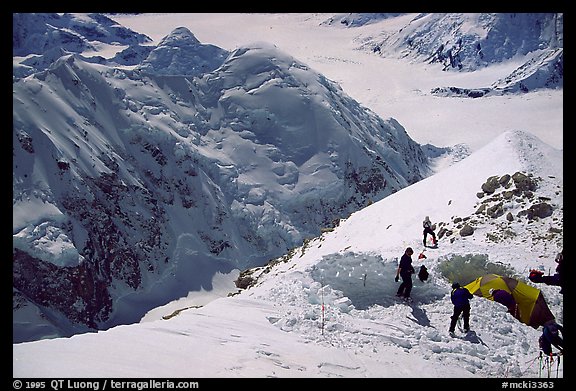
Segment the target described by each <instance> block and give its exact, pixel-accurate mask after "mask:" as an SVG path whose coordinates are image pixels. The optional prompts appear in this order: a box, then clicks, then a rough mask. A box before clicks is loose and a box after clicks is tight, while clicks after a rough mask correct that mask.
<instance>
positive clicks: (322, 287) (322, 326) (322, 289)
mask: <svg viewBox="0 0 576 391" xmlns="http://www.w3.org/2000/svg"><path fill="white" fill-rule="evenodd" d="M321 296H322V335H324V286H322V295H321Z"/></svg>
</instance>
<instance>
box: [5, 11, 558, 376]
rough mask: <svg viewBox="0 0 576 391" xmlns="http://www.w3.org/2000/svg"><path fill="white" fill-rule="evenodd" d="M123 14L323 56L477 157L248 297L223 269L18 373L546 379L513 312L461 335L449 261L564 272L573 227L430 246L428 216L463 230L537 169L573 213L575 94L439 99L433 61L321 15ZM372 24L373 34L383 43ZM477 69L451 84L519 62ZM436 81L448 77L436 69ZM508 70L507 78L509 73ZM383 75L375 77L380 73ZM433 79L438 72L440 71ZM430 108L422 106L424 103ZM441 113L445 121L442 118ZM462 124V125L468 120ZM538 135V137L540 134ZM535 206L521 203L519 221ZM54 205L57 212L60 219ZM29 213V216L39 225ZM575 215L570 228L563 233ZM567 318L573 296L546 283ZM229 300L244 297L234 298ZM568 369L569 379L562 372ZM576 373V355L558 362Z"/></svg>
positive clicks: (337, 71) (365, 217)
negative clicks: (425, 62)
mask: <svg viewBox="0 0 576 391" xmlns="http://www.w3.org/2000/svg"><path fill="white" fill-rule="evenodd" d="M116 19H117V20H118V21H119V22H120V23H122V24H124V25H126V26H128V27H130V28H132V29H133V30H135V31H137V32H143V33H146V34H147V35H149V36H150V37H151V38H153V39H154V40H155V42H157V41H158V40H160V39H161V38H162V37H163V36H165V35H166V34H168V33H169V32H170V31H171V30H172V29H173V28H176V27H179V26H182V25H184V26H186V27H188V28H189V29H190V30H191V31H192V32H193V33H194V34H195V36H196V37H197V38H198V39H199V40H200V41H201V42H203V43H211V44H215V45H218V46H221V47H223V48H225V49H228V50H231V49H234V48H235V47H237V46H239V45H242V44H245V43H248V42H252V41H261V40H266V41H270V42H272V43H274V44H276V45H278V46H279V47H280V48H282V50H284V51H286V52H288V53H290V54H291V55H293V56H295V57H296V58H299V59H300V60H302V61H303V62H305V63H308V64H309V65H310V66H311V67H313V68H314V69H315V70H317V71H320V72H322V73H324V74H325V75H326V76H327V77H328V78H330V79H331V80H335V81H337V82H338V83H340V84H341V86H342V88H343V90H344V91H345V92H346V93H348V94H349V95H350V96H352V97H353V98H355V99H357V100H358V101H359V102H361V103H362V104H364V105H365V106H366V107H369V108H371V109H372V110H374V111H375V112H376V113H378V114H379V115H380V116H382V117H384V118H387V117H390V116H391V117H394V118H396V119H397V120H398V121H399V122H400V123H401V124H403V126H405V127H406V130H407V132H408V133H409V135H410V136H411V137H413V138H414V139H415V140H416V141H417V142H419V143H423V144H424V143H431V144H433V145H436V146H448V145H454V144H459V143H464V144H466V145H468V146H469V147H470V148H471V150H472V151H473V153H472V154H471V155H470V156H469V157H467V158H466V159H463V160H461V161H459V162H457V163H454V164H450V165H439V166H438V167H437V173H436V174H435V175H432V176H430V177H429V178H426V179H424V180H422V181H420V182H418V183H416V184H415V185H412V186H410V187H408V188H405V189H403V190H400V191H398V192H397V193H395V194H393V195H391V196H389V197H387V198H386V199H384V200H382V201H379V202H377V203H374V204H372V205H371V206H369V207H367V208H365V209H363V210H361V211H358V212H356V213H354V214H353V215H351V216H350V217H349V218H348V219H346V220H343V221H341V223H340V225H339V226H338V227H337V228H336V229H334V230H333V231H332V232H327V233H325V234H323V235H322V236H321V237H319V238H316V239H314V240H312V241H310V242H307V243H306V244H305V245H304V246H303V247H301V248H299V249H295V251H294V253H293V254H292V256H291V258H289V259H287V260H286V261H285V262H282V261H280V262H279V263H278V264H277V265H276V266H275V267H271V268H265V267H262V268H260V269H259V270H256V271H255V275H257V274H259V273H261V274H262V277H261V278H259V279H258V283H257V284H256V285H255V286H253V287H251V288H250V289H247V290H245V291H243V292H241V293H239V294H234V293H238V289H237V288H236V287H235V286H234V284H233V280H234V279H236V278H237V276H238V273H239V270H234V271H233V272H231V273H230V274H228V275H225V274H218V275H217V276H216V277H215V279H214V281H213V287H214V289H213V290H212V291H208V292H207V291H201V292H191V293H190V294H189V296H188V297H184V298H182V299H180V300H177V301H175V302H172V303H170V304H168V305H166V306H162V307H159V308H156V309H154V310H152V311H150V312H149V313H148V314H147V315H146V316H145V317H144V318H143V319H142V320H141V321H140V323H137V324H131V325H123V326H117V327H114V328H112V329H109V330H106V331H100V332H98V333H89V334H80V335H75V336H73V337H70V338H58V339H52V340H41V341H35V342H29V343H22V344H15V345H13V376H14V377H15V378H19V377H36V378H40V377H51V378H70V377H74V378H76V377H78V378H100V377H106V378H115V377H117V378H123V377H125V378H139V377H142V378H150V377H152V378H176V377H178V378H191V379H192V378H221V377H224V378H230V377H232V378H268V377H279V378H444V379H446V378H470V377H471V378H512V377H521V378H534V377H539V376H542V377H546V370H547V368H544V369H542V367H541V366H540V362H539V357H538V346H537V339H538V336H539V335H540V333H541V331H540V330H535V329H533V328H531V327H529V326H526V325H524V324H522V323H520V322H518V321H517V320H516V319H514V318H512V317H511V316H510V315H509V314H508V313H507V312H506V309H505V308H504V307H503V306H501V305H499V304H498V303H495V302H492V301H490V300H486V299H484V298H480V297H477V298H474V299H473V300H472V316H471V322H470V323H471V328H472V330H473V332H474V333H473V334H472V336H471V337H470V336H469V337H468V338H467V339H465V338H466V337H465V336H464V335H463V334H462V333H460V332H457V334H458V336H457V337H456V338H453V337H451V336H449V335H448V324H449V321H450V319H449V317H450V315H451V311H452V306H451V304H450V302H449V298H448V294H449V290H450V289H449V285H450V282H449V281H447V280H446V279H445V278H443V277H442V275H441V274H440V272H439V268H440V265H442V264H444V262H446V261H447V260H450V259H452V257H453V256H454V255H455V254H459V255H466V254H486V255H487V256H488V259H489V260H490V261H491V262H498V263H502V264H504V265H508V267H510V268H513V269H514V270H515V271H516V272H517V273H518V274H519V275H522V276H526V275H527V272H528V270H529V269H530V268H541V269H543V270H546V271H550V270H552V271H553V270H554V267H555V263H554V257H555V255H556V253H557V252H558V251H559V248H558V246H557V245H556V243H555V242H553V241H547V240H533V239H530V238H531V236H530V235H529V234H530V233H531V232H532V231H536V232H546V231H547V230H548V229H549V228H550V227H551V226H556V225H557V224H558V223H557V221H553V220H552V219H551V218H549V219H542V220H541V221H539V222H537V223H536V224H531V225H530V227H527V226H526V222H525V221H522V220H521V219H518V220H515V221H514V222H512V223H511V224H510V225H509V228H510V230H512V231H514V232H517V237H516V238H514V240H510V241H504V242H503V243H501V244H497V243H493V242H491V241H488V240H487V239H486V237H487V236H486V234H487V233H490V232H492V231H493V230H496V232H499V230H498V229H497V227H498V225H501V224H503V223H502V222H501V221H500V222H498V223H497V224H496V223H490V222H486V221H482V222H481V223H480V226H479V228H478V230H477V232H476V233H475V234H474V235H473V236H471V237H466V238H458V240H454V241H451V240H449V239H448V238H445V240H440V244H439V246H438V248H437V249H423V248H422V243H421V221H422V219H423V217H424V216H430V218H431V220H432V221H433V222H437V223H438V224H440V222H443V223H445V224H446V225H447V226H450V225H453V223H452V221H453V217H455V216H461V217H465V216H472V215H473V214H474V212H475V210H476V209H477V207H478V202H479V200H478V197H477V193H478V192H479V191H480V187H481V185H482V183H483V182H484V181H486V179H487V178H488V177H490V176H492V175H504V174H510V175H512V174H514V173H515V172H516V171H528V172H533V173H534V174H535V175H536V176H539V177H541V178H542V181H541V183H540V188H539V195H542V196H546V197H549V198H550V199H551V201H550V202H551V203H552V204H554V205H559V206H560V207H562V205H563V204H562V193H563V191H562V189H563V166H562V150H561V148H562V137H563V135H562V92H561V91H547V92H534V93H531V94H529V95H528V96H513V97H505V98H504V97H492V98H488V99H486V100H484V99H482V100H465V99H458V98H448V99H449V103H447V99H446V98H437V97H431V96H430V95H429V94H427V91H429V89H430V88H431V87H433V86H437V85H438V84H440V83H439V82H438V79H435V80H430V79H429V78H428V79H427V78H426V76H427V75H429V74H430V72H429V70H428V69H427V68H426V67H424V66H417V65H415V64H406V63H399V62H398V61H392V60H384V59H381V58H374V57H373V56H370V55H368V54H367V53H364V52H361V51H359V50H357V49H355V42H357V40H358V39H359V38H358V36H357V35H356V34H359V32H358V31H351V29H329V30H325V29H321V28H319V27H317V26H318V22H319V21H322V20H324V17H323V16H321V15H300V14H293V15H268V16H265V15H241V14H231V15H227V14H215V15H211V16H209V15H205V14H190V15H185V14H176V15H168V14H165V15H150V16H149V15H141V16H119V17H116ZM375 28H376V27H375V26H374V25H371V26H369V27H368V28H367V29H366V30H363V31H362V33H365V34H372V33H373V32H371V30H370V29H375ZM508 66H511V65H510V64H508V65H506V66H505V65H503V66H501V67H497V68H496V69H495V70H492V71H493V72H495V73H494V74H488V71H481V72H478V73H476V72H475V73H474V75H458V74H457V75H452V74H448V73H446V74H443V75H442V76H441V77H444V78H446V83H441V84H446V85H460V86H464V87H465V86H471V87H474V86H478V85H485V84H487V81H492V80H496V79H497V78H499V77H501V76H503V75H505V74H507V73H509V72H510V70H511V69H513V68H506V67H508ZM435 75H436V74H435ZM496 75H498V76H497V77H496ZM367 76H368V77H367ZM428 77H429V76H428ZM415 108H417V109H415ZM431 117H433V118H435V119H436V120H434V121H431V120H430V119H431ZM455 123H457V124H459V126H457V127H456V126H453V125H454V124H455ZM535 136H536V137H537V138H535ZM522 207H523V205H522V203H521V202H513V203H511V204H510V205H509V208H510V210H511V211H514V212H515V213H516V212H517V211H519V210H520V209H521V208H522ZM49 212H50V211H47V213H49ZM19 218H22V219H25V218H26V217H25V216H20V217H19ZM561 224H562V223H561V222H560V228H562V226H561ZM407 246H412V247H413V248H414V249H415V252H416V254H419V253H420V252H422V251H423V252H424V254H425V255H426V258H425V259H424V260H417V257H416V256H415V257H414V261H415V262H414V264H415V266H418V267H419V266H420V264H425V265H426V266H427V267H428V269H429V271H430V273H431V277H430V279H429V280H428V281H426V282H420V281H418V280H417V279H416V278H414V280H415V282H414V288H413V295H412V297H413V299H414V303H413V304H412V305H407V304H406V303H403V302H397V301H394V300H395V299H393V295H394V293H395V290H396V289H397V286H398V283H395V282H394V274H395V268H396V264H397V260H398V259H399V257H400V256H401V255H402V253H403V251H404V249H405V248H406V247H407ZM538 288H539V289H541V290H542V293H543V294H544V296H545V298H546V301H547V303H548V305H549V307H550V309H551V310H552V312H553V313H554V314H555V315H556V317H557V320H558V321H559V323H563V315H562V309H563V301H562V299H563V297H562V295H561V294H559V292H558V291H559V289H558V288H557V287H552V286H538ZM229 293H233V294H234V295H233V296H230V297H227V295H228V294H229ZM556 370H558V372H556ZM550 371H551V372H550V376H551V377H556V376H558V377H563V361H560V365H559V366H558V367H556V363H554V365H553V366H552V367H551V369H550Z"/></svg>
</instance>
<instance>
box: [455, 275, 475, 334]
mask: <svg viewBox="0 0 576 391" xmlns="http://www.w3.org/2000/svg"><path fill="white" fill-rule="evenodd" d="M473 297H474V296H472V293H470V291H469V290H468V289H466V288H464V287H461V286H460V284H459V283H457V282H455V283H454V284H452V293H451V294H450V300H451V301H452V304H454V314H453V315H452V316H451V317H450V319H451V321H450V328H449V331H450V334H453V333H454V330H455V329H456V322H458V317H459V316H460V314H462V318H463V319H464V332H466V333H467V332H468V331H470V299H472V298H473Z"/></svg>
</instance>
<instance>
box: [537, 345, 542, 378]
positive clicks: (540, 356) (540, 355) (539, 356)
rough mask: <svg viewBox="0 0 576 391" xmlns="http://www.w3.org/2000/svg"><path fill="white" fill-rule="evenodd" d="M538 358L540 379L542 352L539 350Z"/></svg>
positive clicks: (539, 375) (540, 375)
mask: <svg viewBox="0 0 576 391" xmlns="http://www.w3.org/2000/svg"><path fill="white" fill-rule="evenodd" d="M538 358H539V359H540V360H539V361H538V377H542V350H540V354H539V355H538Z"/></svg>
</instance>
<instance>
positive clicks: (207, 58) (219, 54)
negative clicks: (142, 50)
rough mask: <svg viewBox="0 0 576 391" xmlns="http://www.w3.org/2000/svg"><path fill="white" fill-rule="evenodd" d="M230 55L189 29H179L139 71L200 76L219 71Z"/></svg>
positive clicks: (151, 54)
mask: <svg viewBox="0 0 576 391" xmlns="http://www.w3.org/2000/svg"><path fill="white" fill-rule="evenodd" d="M227 56H228V52H227V51H226V50H224V49H221V48H219V47H217V46H214V45H204V44H201V43H200V41H198V40H197V39H196V37H195V36H194V34H192V32H191V31H190V30H188V29H187V28H186V27H177V28H175V29H174V30H173V31H172V32H171V33H170V34H168V35H167V36H166V37H164V38H163V39H162V40H161V41H160V43H159V44H158V46H157V47H156V48H154V49H153V50H152V51H151V52H150V54H149V55H148V57H147V58H146V59H145V60H144V61H142V63H141V65H139V66H138V67H137V68H138V69H139V70H141V71H142V72H144V73H148V74H155V75H171V76H178V75H181V76H199V75H202V74H205V73H208V72H211V71H213V70H214V69H216V68H218V67H219V66H220V65H222V62H224V60H225V59H226V57H227Z"/></svg>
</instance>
